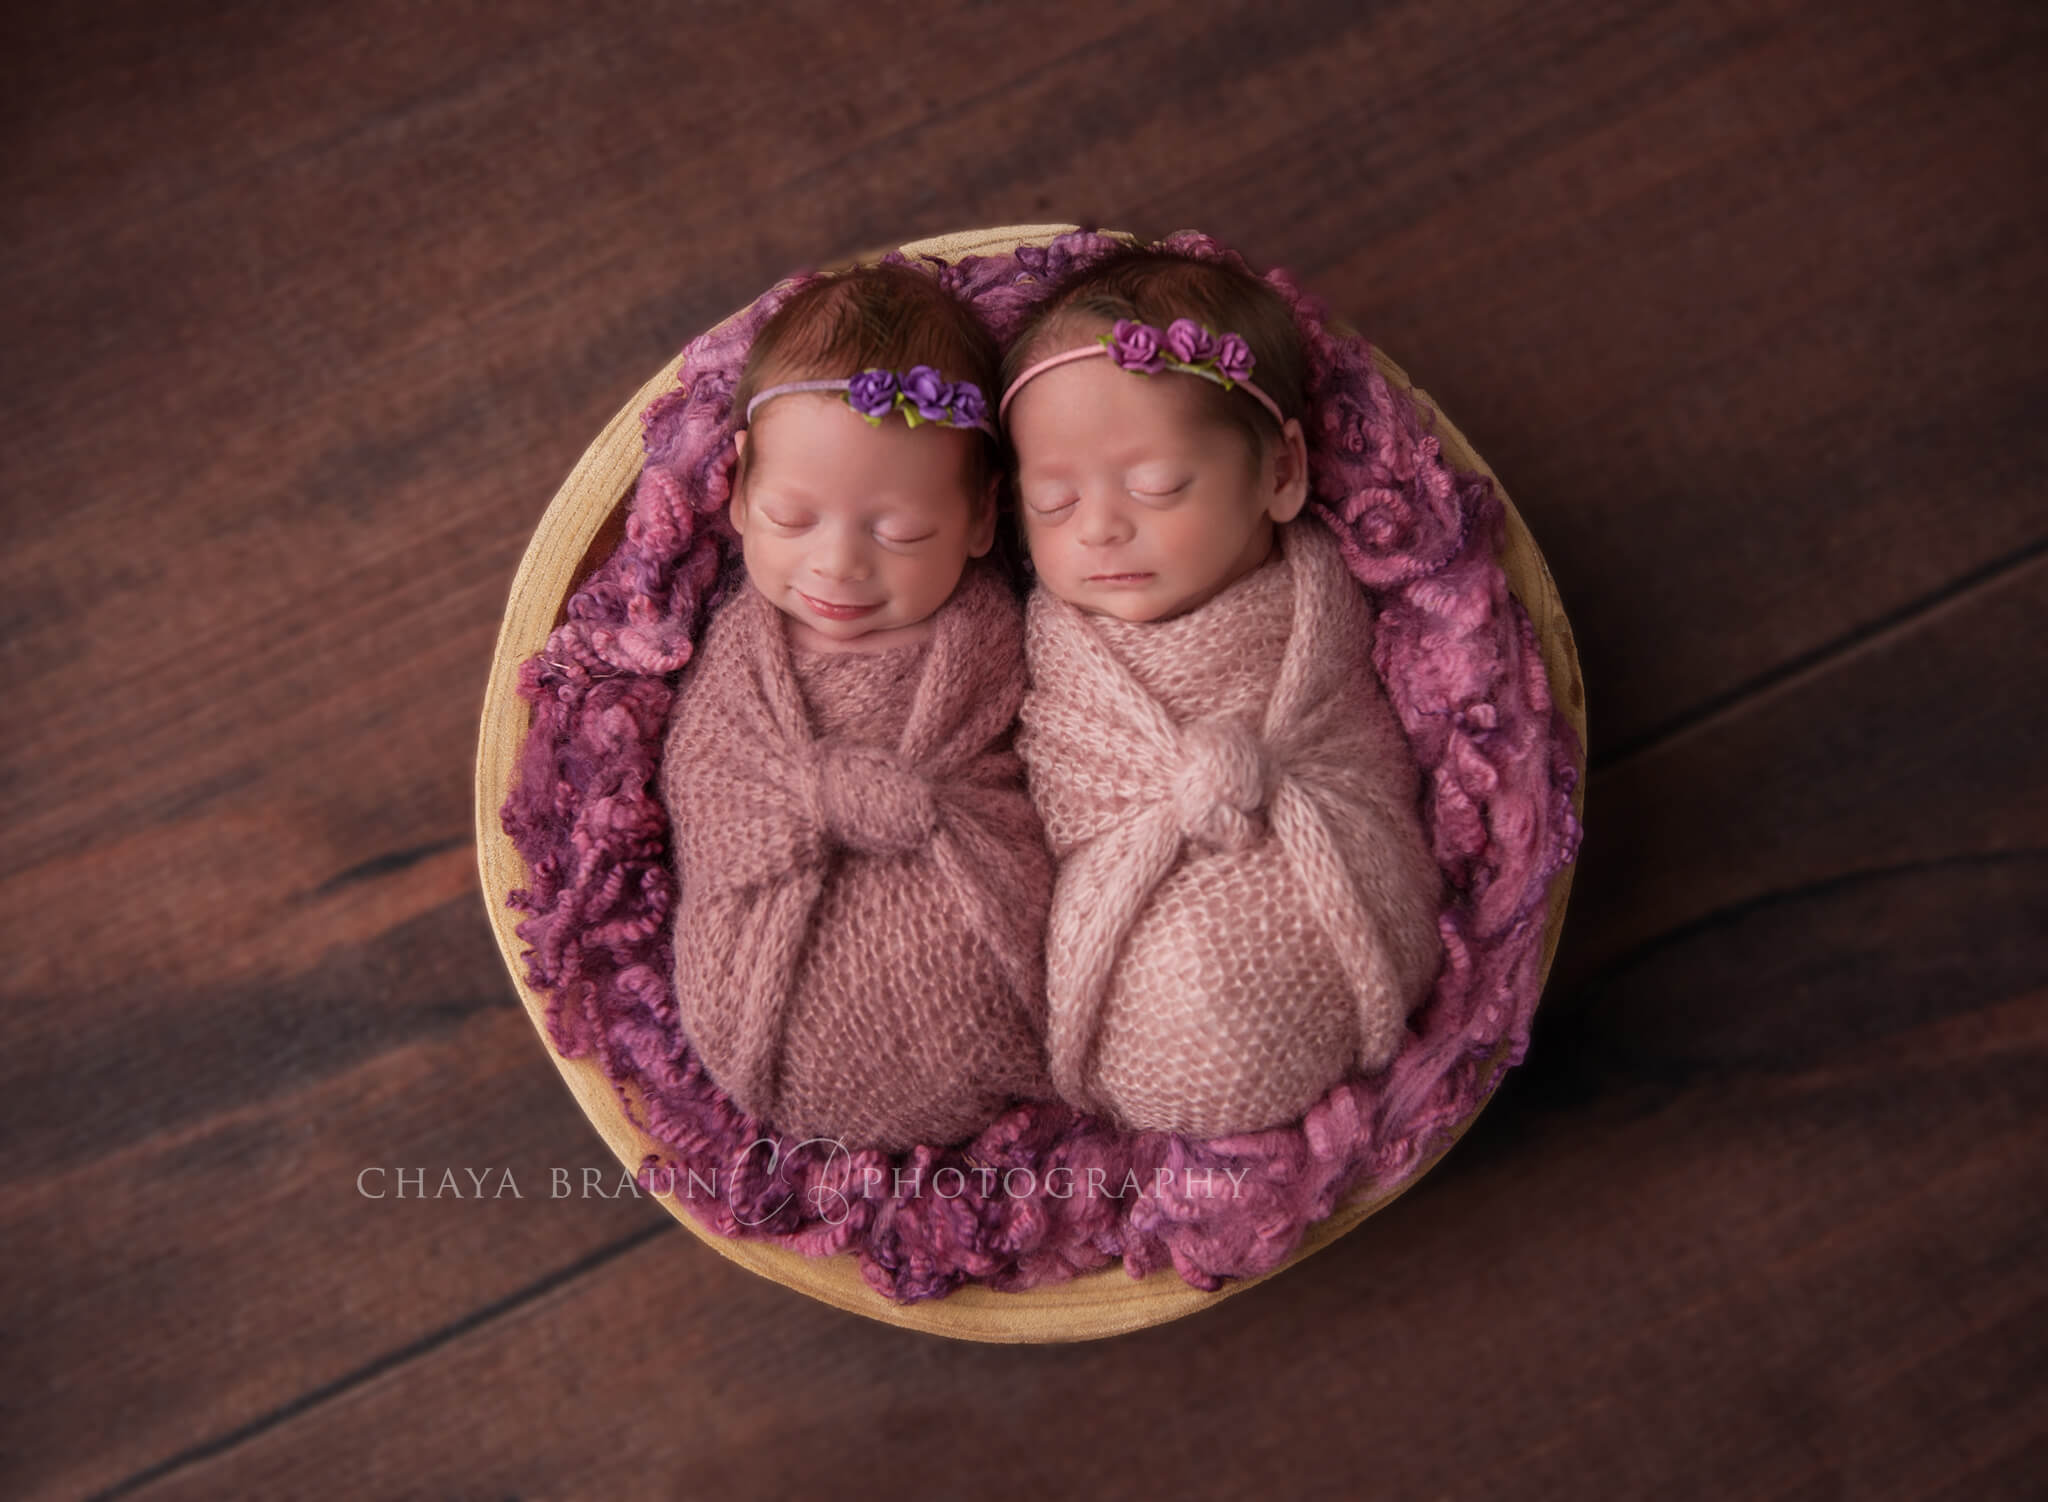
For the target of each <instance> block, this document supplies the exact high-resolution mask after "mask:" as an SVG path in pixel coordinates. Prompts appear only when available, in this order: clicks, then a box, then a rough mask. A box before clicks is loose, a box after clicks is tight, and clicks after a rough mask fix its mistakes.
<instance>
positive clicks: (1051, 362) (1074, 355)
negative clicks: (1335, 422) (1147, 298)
mask: <svg viewBox="0 0 2048 1502" xmlns="http://www.w3.org/2000/svg"><path fill="white" fill-rule="evenodd" d="M1095 355H1108V356H1109V358H1110V362H1111V363H1112V364H1114V365H1115V366H1117V368H1118V369H1120V370H1135V371H1137V372H1138V373H1139V374H1140V375H1157V374H1158V373H1159V372H1160V371H1162V370H1178V371H1182V372H1184V373H1186V374H1188V375H1192V376H1200V377H1201V378H1202V379H1203V380H1205V381H1214V382H1215V383H1216V384H1217V385H1218V386H1221V387H1222V388H1223V389H1224V390H1225V391H1233V390H1236V389H1238V388H1240V387H1242V388H1243V390H1244V393H1245V395H1247V396H1249V397H1252V398H1254V399H1256V400H1257V402H1258V404H1259V405H1260V406H1262V407H1264V408H1265V409H1266V410H1267V411H1268V412H1270V413H1272V414H1273V421H1275V422H1277V423H1279V424H1280V425H1281V426H1282V427H1285V426H1286V424H1287V419H1286V418H1284V417H1282V416H1281V415H1280V404H1279V403H1278V402H1276V401H1274V400H1273V398H1271V397H1270V396H1268V395H1266V393H1265V392H1263V391H1261V390H1260V389H1259V388H1258V387H1257V386H1254V385H1253V384H1252V366H1253V364H1254V363H1256V362H1255V361H1254V360H1253V359H1252V351H1251V346H1250V345H1248V344H1246V343H1245V342H1244V340H1243V339H1241V338H1239V337H1238V336H1237V335H1236V334H1216V333H1213V332H1211V331H1210V330H1208V329H1205V328H1203V327H1202V326H1201V325H1200V324H1199V323H1196V322H1195V321H1194V319H1192V318H1176V319H1174V321H1173V322H1172V323H1169V324H1168V325H1167V326H1166V330H1165V332H1163V333H1162V332H1161V331H1160V330H1158V329H1156V328H1154V327H1152V325H1151V324H1149V323H1137V322H1134V321H1133V320H1131V319H1129V318H1119V319H1118V320H1117V321H1116V326H1115V327H1114V328H1112V329H1111V330H1110V331H1109V332H1108V333H1107V334H1100V335H1097V336H1096V339H1095V342H1094V343H1093V344H1084V345H1082V346H1081V347H1080V348H1079V349H1070V350H1064V351H1062V352H1061V353H1059V354H1057V355H1054V356H1052V357H1051V358H1050V359H1046V360H1040V361H1039V362H1038V363H1037V364H1036V365H1033V366H1030V367H1028V368H1026V369H1025V370H1024V371H1022V372H1021V373H1020V374H1019V375H1018V377H1017V379H1016V380H1014V381H1012V382H1010V389H1009V390H1007V391H1005V392H1004V393H1003V400H1002V405H1000V406H998V407H997V408H996V416H997V417H998V418H1000V417H1002V416H1003V414H1004V413H1006V412H1008V411H1009V410H1010V403H1011V402H1013V401H1015V400H1016V397H1017V393H1018V391H1020V390H1021V389H1023V386H1024V383H1025V382H1026V381H1029V380H1033V379H1035V378H1036V377H1038V376H1041V375H1044V374H1045V373H1046V372H1047V371H1048V370H1051V369H1052V368H1053V367H1054V366H1055V365H1065V364H1067V363H1068V362H1069V361H1071V360H1086V359H1089V358H1091V357H1092V356H1095Z"/></svg>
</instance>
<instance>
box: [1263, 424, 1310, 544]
mask: <svg viewBox="0 0 2048 1502" xmlns="http://www.w3.org/2000/svg"><path fill="white" fill-rule="evenodd" d="M1273 461H1274V462H1273V482H1272V483H1273V488H1272V491H1271V492H1270V494H1269V496H1268V498H1267V505H1266V513H1267V515H1269V516H1271V517H1272V518H1273V520H1274V521H1276V522H1291V521H1293V520H1294V519H1295V517H1297V516H1299V515H1300V514H1301V508H1302V507H1304V506H1306V505H1307V504H1308V439H1307V438H1306V437H1304V436H1303V434H1302V431H1301V422H1300V420H1299V419H1298V418H1293V417H1290V418H1288V419H1287V421H1286V422H1285V423H1284V424H1283V425H1282V426H1281V429H1280V442H1279V443H1278V444H1276V445H1274V448H1273Z"/></svg>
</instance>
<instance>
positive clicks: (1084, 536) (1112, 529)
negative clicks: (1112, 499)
mask: <svg viewBox="0 0 2048 1502" xmlns="http://www.w3.org/2000/svg"><path fill="white" fill-rule="evenodd" d="M1080 523H1081V526H1080V532H1081V541H1082V542H1084V543H1092V544H1096V545H1100V544H1103V543H1111V542H1126V541H1128V540H1129V539H1130V536H1131V524H1130V520H1129V518H1127V517H1126V516H1125V515H1124V514H1123V512H1122V511H1121V510H1120V509H1119V508H1117V507H1115V506H1112V505H1109V504H1107V503H1105V502H1101V501H1095V502H1090V501H1083V502H1081V516H1080Z"/></svg>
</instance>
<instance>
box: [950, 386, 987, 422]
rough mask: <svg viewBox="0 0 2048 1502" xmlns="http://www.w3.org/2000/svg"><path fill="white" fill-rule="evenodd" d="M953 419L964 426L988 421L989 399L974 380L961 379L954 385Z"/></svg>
mask: <svg viewBox="0 0 2048 1502" xmlns="http://www.w3.org/2000/svg"><path fill="white" fill-rule="evenodd" d="M953 421H954V422H956V423H958V424H959V425H960V426H961V427H963V428H971V427H975V426H977V425H978V424H980V423H984V422H987V421H988V400H987V398H986V397H984V396H983V395H982V394H981V388H980V387H979V386H977V385H975V384H974V382H972V381H961V382H960V383H959V384H957V385H956V386H954V388H953Z"/></svg>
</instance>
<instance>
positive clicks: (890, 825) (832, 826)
mask: <svg viewBox="0 0 2048 1502" xmlns="http://www.w3.org/2000/svg"><path fill="white" fill-rule="evenodd" d="M801 766H802V770H803V779H804V782H805V783H806V789H805V791H806V792H807V793H808V795H809V798H810V801H811V806H812V807H813V808H814V809H815V810H816V811H817V812H816V818H817V821H818V832H819V835H820V836H821V837H822V839H821V843H822V845H823V846H824V847H827V848H829V847H831V846H842V847H844V848H846V849H848V850H857V851H859V852H860V853H861V854H863V855H908V854H909V853H910V852H912V851H913V850H921V849H923V848H924V846H925V845H926V844H927V843H928V842H929V841H930V839H931V837H932V831H933V830H934V829H936V828H937V827H938V818H939V810H938V805H937V804H936V803H934V802H933V801H932V788H931V784H930V783H929V782H927V781H926V780H925V778H924V777H923V775H922V774H920V773H919V772H918V770H917V769H916V768H915V767H911V766H906V765H905V764H904V761H903V758H902V757H901V756H900V755H898V754H897V753H896V752H895V751H892V750H890V749H889V748H888V747H886V746H862V745H858V744H853V743H848V742H843V741H817V742H814V743H813V744H812V746H811V748H810V754H809V756H807V757H806V758H804V759H803V761H802V762H801Z"/></svg>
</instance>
